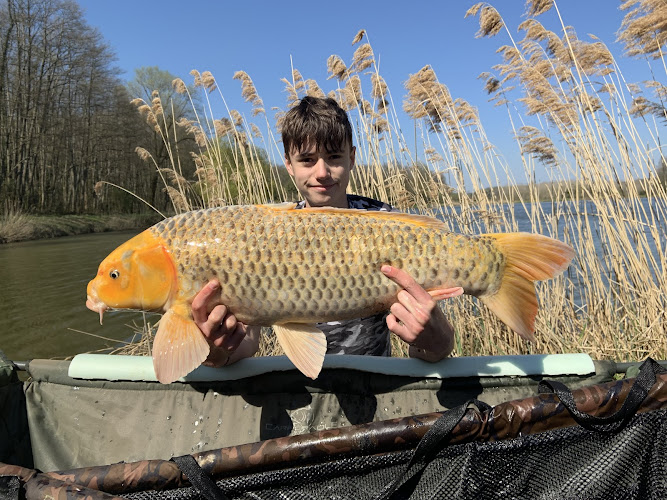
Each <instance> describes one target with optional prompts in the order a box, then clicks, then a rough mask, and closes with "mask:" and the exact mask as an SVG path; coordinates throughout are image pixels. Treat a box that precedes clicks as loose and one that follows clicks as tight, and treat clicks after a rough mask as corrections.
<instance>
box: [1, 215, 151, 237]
mask: <svg viewBox="0 0 667 500" xmlns="http://www.w3.org/2000/svg"><path fill="white" fill-rule="evenodd" d="M160 219H161V217H160V216H159V215H157V214H136V215H135V214H123V215H26V214H23V213H17V212H9V213H5V214H2V215H0V243H12V242H17V241H26V240H38V239H46V238H58V237H60V236H72V235H76V234H87V233H102V232H106V231H124V230H131V229H144V228H147V227H149V226H151V225H152V224H155V223H156V222H158V221H159V220H160Z"/></svg>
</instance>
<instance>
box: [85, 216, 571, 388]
mask: <svg viewBox="0 0 667 500" xmlns="http://www.w3.org/2000/svg"><path fill="white" fill-rule="evenodd" d="M294 207H295V204H289V203H288V204H280V205H247V206H228V207H220V208H210V209H205V210H198V211H193V212H188V213H184V214H181V215H176V216H174V217H171V218H169V219H165V220H163V221H161V222H159V223H158V224H156V225H154V226H153V227H151V228H149V229H147V230H145V231H144V232H142V233H140V234H138V235H137V236H135V237H133V238H132V239H130V240H128V241H127V242H125V243H123V244H122V245H120V246H119V247H118V248H117V249H116V250H114V251H113V252H111V254H109V256H108V257H107V258H106V259H104V261H102V263H101V264H100V266H99V269H98V272H97V276H96V277H95V278H94V279H93V280H92V281H90V283H89V284H88V290H87V291H88V300H87V301H86V305H87V306H88V308H89V309H91V310H93V311H96V312H98V313H99V315H100V322H101V321H102V315H103V313H104V311H106V310H107V309H140V310H146V311H159V312H164V313H165V314H164V315H163V317H162V318H161V320H160V322H159V327H158V331H157V333H156V336H155V340H154V344H153V352H152V354H153V366H154V368H155V374H156V377H157V379H158V380H159V381H160V382H162V383H170V382H173V381H175V380H177V379H178V378H179V377H181V376H184V375H187V374H188V373H189V372H190V371H192V370H193V369H195V368H196V367H197V366H199V365H200V364H201V363H202V362H203V361H205V359H206V357H207V356H208V354H209V345H208V343H207V341H206V339H205V338H204V336H203V334H202V333H201V331H200V330H199V329H198V328H197V326H196V324H195V323H194V320H193V319H192V312H191V303H192V300H193V298H194V297H195V295H196V294H197V293H198V292H199V291H200V290H201V288H202V287H203V286H204V285H205V284H206V283H207V282H208V281H209V280H210V279H212V278H217V279H218V280H219V281H220V284H221V289H220V302H221V303H223V304H225V305H227V306H228V308H229V310H230V311H231V312H232V313H233V314H234V315H235V316H236V318H237V319H238V320H239V321H241V322H243V323H246V324H248V325H258V326H260V325H261V326H272V327H273V330H274V331H275V333H276V335H277V338H278V341H279V343H280V345H281V346H282V347H283V349H284V350H285V353H286V354H287V356H288V357H289V359H290V360H292V362H293V363H294V364H295V366H296V367H297V368H298V369H299V370H301V371H302V372H303V373H304V374H305V375H307V376H309V377H311V378H316V377H317V375H318V374H319V372H320V369H321V367H322V363H323V360H324V355H325V352H326V347H327V345H326V338H325V336H324V333H322V331H320V330H319V329H318V328H316V326H315V324H316V323H318V322H325V321H333V320H344V319H352V318H359V317H365V316H370V315H372V314H375V313H378V312H380V311H383V310H386V309H388V308H389V307H390V305H391V304H392V303H393V302H394V301H395V300H396V295H397V293H398V291H399V286H398V285H397V284H395V283H394V282H393V281H391V280H390V279H388V278H387V277H386V276H385V275H384V274H383V273H382V272H380V268H381V266H382V265H384V264H389V265H391V266H395V267H397V268H400V269H404V270H405V271H407V272H408V273H409V274H410V275H412V276H413V277H414V278H415V280H416V281H417V282H418V283H420V284H421V285H422V286H423V287H424V288H425V289H426V290H427V291H429V292H430V293H431V295H432V296H433V297H434V298H435V299H436V300H438V298H439V296H438V291H439V290H441V289H445V288H452V287H458V286H460V287H463V289H464V293H467V294H470V295H474V296H476V297H478V298H479V299H480V300H481V301H482V302H483V303H484V304H486V306H487V307H489V308H490V309H491V311H493V312H494V313H495V314H496V315H497V316H498V317H499V318H500V319H501V320H502V321H503V322H504V323H505V324H507V325H508V326H509V327H510V328H511V329H512V330H514V331H515V332H517V333H518V334H519V335H520V336H522V337H524V338H526V339H533V338H534V337H533V333H534V330H535V328H534V325H535V316H536V315H537V308H538V306H537V298H536V295H535V288H534V285H533V281H536V280H545V279H549V278H553V277H554V276H555V275H556V274H558V273H560V272H561V271H563V270H564V269H565V268H566V267H567V265H568V264H569V263H570V261H571V260H572V257H573V256H574V252H573V250H572V248H571V247H570V246H568V245H566V244H565V243H562V242H560V241H558V240H556V239H552V238H548V237H545V236H541V235H536V234H528V233H500V234H484V235H480V236H466V235H462V234H457V233H452V232H449V231H447V229H446V226H445V225H444V223H442V222H441V221H439V220H437V219H434V218H431V217H426V216H422V215H410V214H404V213H397V212H378V211H364V210H349V209H339V208H305V209H300V210H296V209H295V208H294ZM440 298H442V297H440Z"/></svg>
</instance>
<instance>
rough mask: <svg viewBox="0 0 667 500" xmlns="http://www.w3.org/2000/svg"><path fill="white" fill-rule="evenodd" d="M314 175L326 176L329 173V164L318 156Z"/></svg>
mask: <svg viewBox="0 0 667 500" xmlns="http://www.w3.org/2000/svg"><path fill="white" fill-rule="evenodd" d="M315 175H316V176H317V177H327V176H328V175H329V165H328V164H327V162H326V161H324V158H318V160H317V162H315Z"/></svg>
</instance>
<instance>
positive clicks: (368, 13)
mask: <svg viewBox="0 0 667 500" xmlns="http://www.w3.org/2000/svg"><path fill="white" fill-rule="evenodd" d="M474 3H475V2H473V1H453V0H449V1H442V0H441V1H438V2H426V1H421V0H415V1H411V2H401V3H398V2H395V3H394V2H387V1H385V2H366V1H361V0H357V1H355V2H352V1H348V0H341V1H336V2H326V3H319V2H312V1H310V2H305V1H302V0H294V1H290V2H275V1H271V2H268V1H267V2H257V1H251V0H250V1H235V2H230V1H213V0H191V1H190V2H183V1H178V2H176V1H173V0H160V1H157V0H143V1H136V0H134V1H129V0H114V1H113V2H110V1H101V0H79V4H80V5H81V7H82V8H83V10H84V16H85V18H86V19H87V21H88V23H89V24H90V25H91V26H94V27H96V28H98V29H99V31H100V32H101V34H102V36H103V37H104V39H105V40H106V42H107V43H108V44H109V45H110V47H111V48H112V49H113V51H114V52H115V53H116V54H117V56H118V61H117V65H118V66H119V67H120V68H121V69H122V70H123V71H124V77H125V78H126V79H131V78H132V77H133V71H134V69H135V68H138V67H141V66H158V67H160V68H161V69H163V70H168V71H169V72H171V73H173V74H174V75H176V76H180V77H181V78H183V79H184V81H185V82H186V83H191V82H192V78H191V77H190V75H189V72H190V70H191V69H198V70H199V71H205V70H209V71H211V72H212V73H213V75H214V76H215V77H216V80H217V82H218V85H219V86H220V87H221V89H222V93H223V95H224V97H225V99H226V100H227V103H228V105H229V106H230V107H231V108H234V109H238V110H240V111H242V112H244V110H249V106H248V105H245V104H244V103H243V100H242V98H241V88H240V83H239V82H238V81H236V80H233V79H232V76H233V74H234V73H235V72H236V71H238V70H244V71H246V72H247V73H248V74H249V75H250V77H251V78H252V79H253V82H254V83H255V86H256V88H257V90H258V93H259V94H260V96H261V97H262V99H263V100H264V105H265V108H266V109H267V112H268V111H269V110H270V109H271V108H272V107H280V108H283V109H284V108H285V107H286V94H285V92H284V84H283V83H282V82H281V81H280V79H281V78H290V74H291V66H290V64H291V62H290V61H293V63H294V66H295V67H296V68H297V69H298V70H299V71H300V72H301V74H302V75H303V77H304V78H313V79H315V80H316V81H317V82H318V84H319V85H320V86H321V87H322V88H323V89H324V90H325V92H327V91H329V90H332V89H334V88H335V86H336V84H335V82H334V81H333V80H327V79H326V78H327V71H326V61H327V58H328V57H329V56H330V55H331V54H337V55H339V56H340V57H341V58H342V59H343V60H344V61H345V62H346V63H349V61H350V60H351V57H352V54H353V52H354V49H355V48H356V46H355V47H353V46H352V45H351V42H352V39H353V37H354V35H355V34H356V33H357V32H358V31H359V30H360V29H362V28H363V29H365V30H366V32H367V34H368V37H369V41H370V43H371V45H372V47H373V50H374V52H375V56H376V60H377V61H378V62H379V67H380V74H381V75H382V76H383V77H384V79H385V80H386V82H387V84H388V86H389V89H390V91H391V93H392V96H393V98H394V101H395V103H396V104H397V105H400V104H401V103H402V101H403V95H404V94H405V92H404V88H403V83H404V82H405V80H406V79H407V78H408V77H409V75H410V74H413V73H416V72H417V71H419V70H420V69H421V68H422V67H423V66H424V65H426V64H430V65H431V66H432V67H433V68H434V70H435V71H436V73H437V75H438V78H439V80H440V81H441V82H442V83H444V84H445V85H447V87H448V88H449V90H450V92H451V93H452V95H453V96H454V97H461V98H463V99H465V100H467V101H468V102H469V103H470V104H472V105H473V106H475V107H477V108H478V110H479V113H480V117H481V121H482V124H483V125H484V127H485V129H486V132H487V135H488V136H489V138H490V140H491V141H492V142H493V143H494V144H496V145H497V146H498V147H499V148H500V150H501V152H502V153H503V154H504V155H507V156H508V157H511V156H512V155H514V154H516V153H515V150H516V146H515V145H514V144H513V142H512V141H511V137H510V135H509V132H508V128H509V123H508V119H507V114H506V111H504V110H503V109H500V108H493V107H492V106H491V105H490V104H488V102H487V99H488V97H487V95H486V93H485V92H484V90H483V81H482V80H479V79H478V78H477V77H478V75H479V74H480V73H482V72H484V71H490V70H491V68H492V66H493V65H494V64H498V63H499V62H500V56H499V55H498V54H496V49H497V48H498V47H499V46H501V45H503V44H507V43H509V39H508V38H507V36H506V35H505V34H504V33H503V34H501V35H499V36H496V37H495V38H491V39H488V38H482V39H479V38H475V33H476V32H477V30H478V22H477V18H476V17H474V18H473V17H471V18H467V19H464V14H465V12H466V10H467V9H468V8H469V7H470V6H471V5H473V4H474ZM493 5H494V6H495V7H496V8H497V9H498V10H499V11H500V13H501V15H502V16H503V18H504V20H505V22H506V23H507V25H508V27H509V29H510V31H511V32H512V36H514V37H515V39H516V40H519V39H521V38H522V35H521V34H518V33H517V30H516V28H517V26H518V25H519V24H520V23H521V22H522V21H523V20H525V17H524V16H523V9H524V1H523V0H512V1H509V0H504V1H497V2H495V3H493ZM619 5H620V2H618V1H616V0H561V1H560V2H559V3H558V7H559V10H560V13H561V15H562V17H563V20H564V22H565V24H568V25H572V26H573V27H574V28H575V30H576V31H577V34H578V36H579V38H581V39H583V40H588V36H587V35H588V34H589V33H592V34H595V35H596V36H597V37H598V38H600V39H601V40H602V41H603V42H605V43H606V44H607V45H608V46H609V47H610V49H611V50H612V53H613V54H614V55H615V56H616V57H617V58H619V60H620V62H621V70H622V71H623V74H624V75H625V77H626V79H628V80H629V81H639V80H643V79H648V78H650V74H649V73H648V72H647V69H646V65H645V63H643V62H641V61H636V60H630V59H628V58H625V57H623V56H622V47H621V46H620V44H618V43H616V42H615V39H616V31H617V30H618V29H619V28H620V25H621V21H622V19H623V15H624V13H623V12H622V11H620V10H619V9H618V7H619ZM539 20H540V21H541V22H542V23H543V24H545V25H546V26H547V28H549V29H552V30H553V31H556V32H557V33H560V32H561V30H560V28H559V26H558V25H557V24H555V23H557V17H556V14H555V12H553V11H551V12H549V13H547V14H546V15H543V16H541V17H540V18H539ZM269 115H270V116H272V114H271V113H269ZM401 125H402V126H403V127H406V126H408V125H409V126H410V128H411V127H412V125H411V123H410V121H409V120H408V119H407V117H405V118H401ZM510 161H511V160H510Z"/></svg>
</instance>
